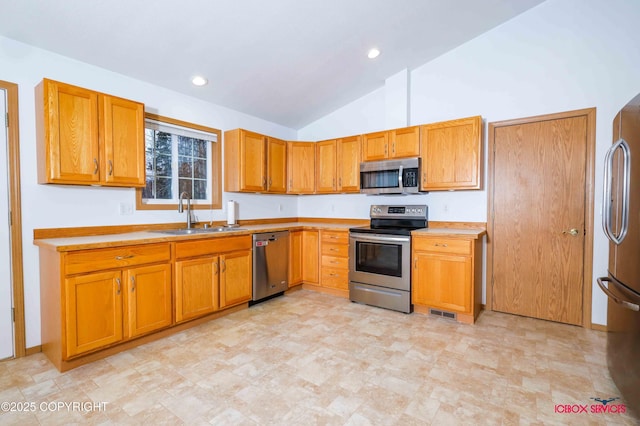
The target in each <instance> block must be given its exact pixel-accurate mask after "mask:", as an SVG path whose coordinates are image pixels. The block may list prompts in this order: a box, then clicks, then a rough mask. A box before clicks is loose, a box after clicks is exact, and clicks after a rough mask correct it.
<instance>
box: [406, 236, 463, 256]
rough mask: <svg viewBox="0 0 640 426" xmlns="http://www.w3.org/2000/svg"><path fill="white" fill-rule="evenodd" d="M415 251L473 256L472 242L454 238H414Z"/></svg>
mask: <svg viewBox="0 0 640 426" xmlns="http://www.w3.org/2000/svg"><path fill="white" fill-rule="evenodd" d="M413 249H414V250H422V251H431V252H437V253H456V254H471V241H470V240H457V239H453V238H421V237H417V238H413Z"/></svg>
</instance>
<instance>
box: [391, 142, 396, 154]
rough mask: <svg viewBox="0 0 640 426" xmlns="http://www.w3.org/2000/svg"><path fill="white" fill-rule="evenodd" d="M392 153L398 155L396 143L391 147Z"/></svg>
mask: <svg viewBox="0 0 640 426" xmlns="http://www.w3.org/2000/svg"><path fill="white" fill-rule="evenodd" d="M391 153H393V155H395V154H396V143H395V142H394V143H393V145H391Z"/></svg>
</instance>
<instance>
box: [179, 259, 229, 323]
mask: <svg viewBox="0 0 640 426" xmlns="http://www.w3.org/2000/svg"><path fill="white" fill-rule="evenodd" d="M175 267H176V271H175V277H176V279H175V286H176V307H175V309H176V322H180V321H185V320H188V319H191V318H195V317H199V316H202V315H205V314H208V313H211V312H214V311H216V310H217V309H218V280H219V272H218V271H219V267H218V256H208V257H204V258H199V259H190V260H181V261H178V262H176V263H175Z"/></svg>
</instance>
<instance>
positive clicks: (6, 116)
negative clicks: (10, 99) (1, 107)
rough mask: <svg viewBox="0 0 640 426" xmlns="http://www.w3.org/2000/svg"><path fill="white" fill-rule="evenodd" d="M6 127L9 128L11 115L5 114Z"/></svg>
mask: <svg viewBox="0 0 640 426" xmlns="http://www.w3.org/2000/svg"><path fill="white" fill-rule="evenodd" d="M4 127H7V128H8V127H9V113H8V112H7V113H5V114H4Z"/></svg>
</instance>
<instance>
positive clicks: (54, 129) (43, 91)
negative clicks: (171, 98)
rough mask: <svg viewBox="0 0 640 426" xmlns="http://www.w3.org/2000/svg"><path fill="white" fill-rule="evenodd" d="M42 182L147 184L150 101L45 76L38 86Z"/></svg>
mask: <svg viewBox="0 0 640 426" xmlns="http://www.w3.org/2000/svg"><path fill="white" fill-rule="evenodd" d="M36 134H37V151H38V153H37V155H38V182H39V183H59V184H73V185H106V186H126V187H142V186H144V185H145V176H144V170H145V168H144V161H145V157H144V105H143V104H141V103H139V102H134V101H129V100H126V99H122V98H117V97H114V96H110V95H106V94H103V93H98V92H95V91H92V90H88V89H84V88H81V87H76V86H72V85H69V84H65V83H60V82H57V81H53V80H48V79H44V80H43V81H42V82H41V83H40V84H38V86H36Z"/></svg>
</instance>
